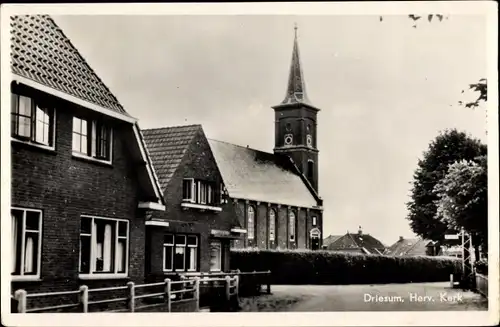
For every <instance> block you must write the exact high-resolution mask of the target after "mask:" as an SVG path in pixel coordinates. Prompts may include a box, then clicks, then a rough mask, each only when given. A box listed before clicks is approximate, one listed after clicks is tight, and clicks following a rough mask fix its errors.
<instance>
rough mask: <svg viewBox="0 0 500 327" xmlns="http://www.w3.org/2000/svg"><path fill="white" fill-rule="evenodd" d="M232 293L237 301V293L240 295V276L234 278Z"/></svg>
mask: <svg viewBox="0 0 500 327" xmlns="http://www.w3.org/2000/svg"><path fill="white" fill-rule="evenodd" d="M234 293H235V295H236V301H237V302H238V301H239V293H240V276H238V275H236V276H234Z"/></svg>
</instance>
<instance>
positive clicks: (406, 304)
mask: <svg viewBox="0 0 500 327" xmlns="http://www.w3.org/2000/svg"><path fill="white" fill-rule="evenodd" d="M271 291H272V294H271V295H266V294H263V295H261V296H258V297H251V298H241V303H242V311H247V312H252V311H274V312H277V311H298V312H304V311H309V312H310V311H454V310H460V311H462V310H487V309H488V304H487V300H486V299H485V298H483V297H482V296H481V295H479V294H476V293H473V292H464V291H462V290H460V289H450V288H449V283H415V284H383V285H273V286H272V287H271Z"/></svg>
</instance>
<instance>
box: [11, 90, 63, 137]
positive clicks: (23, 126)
mask: <svg viewBox="0 0 500 327" xmlns="http://www.w3.org/2000/svg"><path fill="white" fill-rule="evenodd" d="M11 99H12V101H11V102H12V104H11V118H12V120H11V123H12V125H11V127H12V136H13V137H14V138H17V139H20V140H23V141H28V142H32V143H35V144H41V145H46V146H50V147H52V146H54V126H55V119H54V115H55V110H54V109H53V108H49V107H46V106H43V105H41V104H40V103H37V102H36V101H35V100H34V99H32V98H30V97H27V96H24V95H18V94H14V93H12V94H11Z"/></svg>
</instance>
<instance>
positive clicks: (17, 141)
mask: <svg viewBox="0 0 500 327" xmlns="http://www.w3.org/2000/svg"><path fill="white" fill-rule="evenodd" d="M10 140H11V141H12V142H16V143H22V144H27V145H30V146H33V147H35V148H40V149H44V150H47V151H51V152H55V151H56V148H55V146H50V145H44V144H39V143H35V142H29V141H23V140H19V139H16V138H14V137H11V138H10Z"/></svg>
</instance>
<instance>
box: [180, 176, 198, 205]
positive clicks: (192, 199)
mask: <svg viewBox="0 0 500 327" xmlns="http://www.w3.org/2000/svg"><path fill="white" fill-rule="evenodd" d="M185 182H189V184H190V186H189V187H190V191H189V192H190V195H191V196H190V197H189V198H185V197H184V191H185V189H184V185H185V184H184V183H185ZM194 195H195V181H194V178H183V179H182V201H184V202H190V203H195V196H194Z"/></svg>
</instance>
